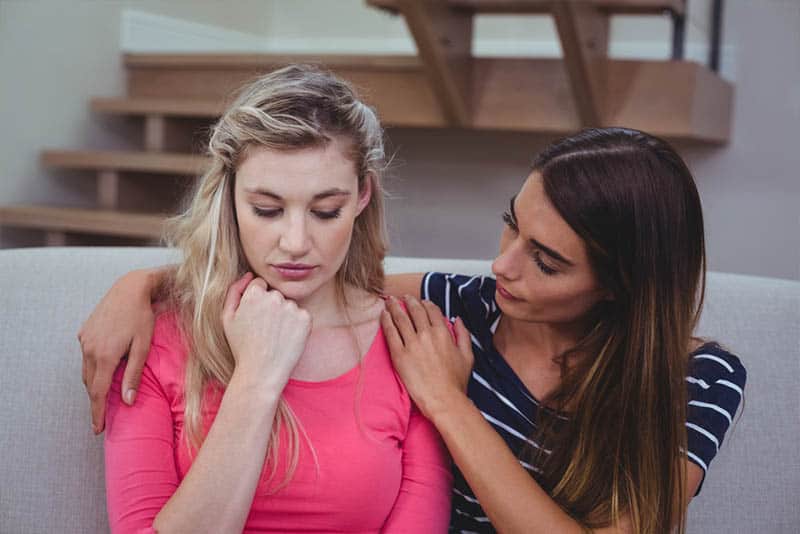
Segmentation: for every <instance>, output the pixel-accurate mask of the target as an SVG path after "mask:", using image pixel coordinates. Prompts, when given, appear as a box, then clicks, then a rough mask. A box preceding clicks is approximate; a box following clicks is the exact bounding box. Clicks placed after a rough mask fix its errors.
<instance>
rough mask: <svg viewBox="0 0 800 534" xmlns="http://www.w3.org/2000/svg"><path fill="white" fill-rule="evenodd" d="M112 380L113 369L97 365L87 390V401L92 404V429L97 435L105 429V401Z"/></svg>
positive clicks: (108, 366)
mask: <svg viewBox="0 0 800 534" xmlns="http://www.w3.org/2000/svg"><path fill="white" fill-rule="evenodd" d="M113 378H114V368H113V367H111V366H110V365H102V364H98V365H97V369H96V372H95V374H94V378H93V379H92V385H91V387H90V388H89V399H90V400H91V403H92V428H93V429H94V433H95V434H99V433H100V432H102V431H103V428H104V427H105V417H106V399H107V398H108V390H109V389H110V388H111V380H112V379H113Z"/></svg>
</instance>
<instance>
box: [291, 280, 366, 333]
mask: <svg viewBox="0 0 800 534" xmlns="http://www.w3.org/2000/svg"><path fill="white" fill-rule="evenodd" d="M344 294H345V295H346V297H347V306H345V303H344V302H342V300H341V298H340V294H339V292H338V291H337V290H336V283H335V281H334V280H331V281H330V282H328V283H327V284H325V285H324V286H322V287H320V288H319V289H318V290H316V291H315V292H314V293H312V294H311V295H308V296H307V297H306V298H304V299H302V300H298V301H297V305H298V306H299V307H301V308H303V309H304V310H306V311H307V312H308V313H310V314H311V318H312V325H313V326H312V330H315V329H318V328H330V327H336V326H344V325H347V324H349V322H350V321H353V322H356V323H357V322H359V321H358V317H357V315H358V313H357V312H358V310H359V309H360V308H362V307H364V305H365V304H368V303H369V302H370V301H371V300H372V299H370V298H369V297H370V295H369V294H368V293H367V292H366V291H364V290H362V289H358V288H355V287H351V286H345V289H344ZM348 319H349V320H348Z"/></svg>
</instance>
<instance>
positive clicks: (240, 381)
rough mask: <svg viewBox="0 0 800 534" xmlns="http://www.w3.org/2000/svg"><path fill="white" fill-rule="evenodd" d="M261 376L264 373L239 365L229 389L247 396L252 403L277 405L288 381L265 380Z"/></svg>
mask: <svg viewBox="0 0 800 534" xmlns="http://www.w3.org/2000/svg"><path fill="white" fill-rule="evenodd" d="M261 375H262V373H259V372H257V371H250V370H248V369H247V368H245V367H241V366H239V365H237V366H236V368H235V370H234V371H233V375H232V376H231V381H230V382H229V383H228V387H227V389H228V390H233V391H237V392H238V393H240V394H242V395H245V396H247V397H248V398H250V399H251V400H252V402H257V403H260V404H267V405H268V404H274V403H277V402H278V401H279V400H280V398H281V394H283V389H284V388H285V387H286V381H285V380H284V381H283V382H282V383H281V381H279V380H277V379H267V380H265V379H264V378H262V377H261Z"/></svg>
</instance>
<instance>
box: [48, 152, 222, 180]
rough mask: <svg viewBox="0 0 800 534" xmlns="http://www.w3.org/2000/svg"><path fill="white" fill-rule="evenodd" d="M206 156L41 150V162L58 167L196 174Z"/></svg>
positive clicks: (202, 165)
mask: <svg viewBox="0 0 800 534" xmlns="http://www.w3.org/2000/svg"><path fill="white" fill-rule="evenodd" d="M209 162H210V159H209V158H207V157H205V156H197V155H191V154H173V153H163V152H161V153H154V152H133V151H124V150H45V151H44V152H42V163H43V164H44V165H46V166H48V167H56V168H60V169H82V170H98V171H101V170H111V171H129V172H144V173H156V174H177V175H186V176H200V175H201V174H203V172H205V170H206V168H207V167H208V165H209Z"/></svg>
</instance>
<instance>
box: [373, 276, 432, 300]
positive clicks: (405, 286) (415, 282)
mask: <svg viewBox="0 0 800 534" xmlns="http://www.w3.org/2000/svg"><path fill="white" fill-rule="evenodd" d="M424 276H425V273H402V274H390V275H387V276H386V278H385V279H384V283H383V292H384V293H385V294H387V295H391V296H393V297H397V298H402V297H403V296H404V295H411V296H413V297H417V298H419V297H420V296H421V295H420V285H422V278H423V277H424Z"/></svg>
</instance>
